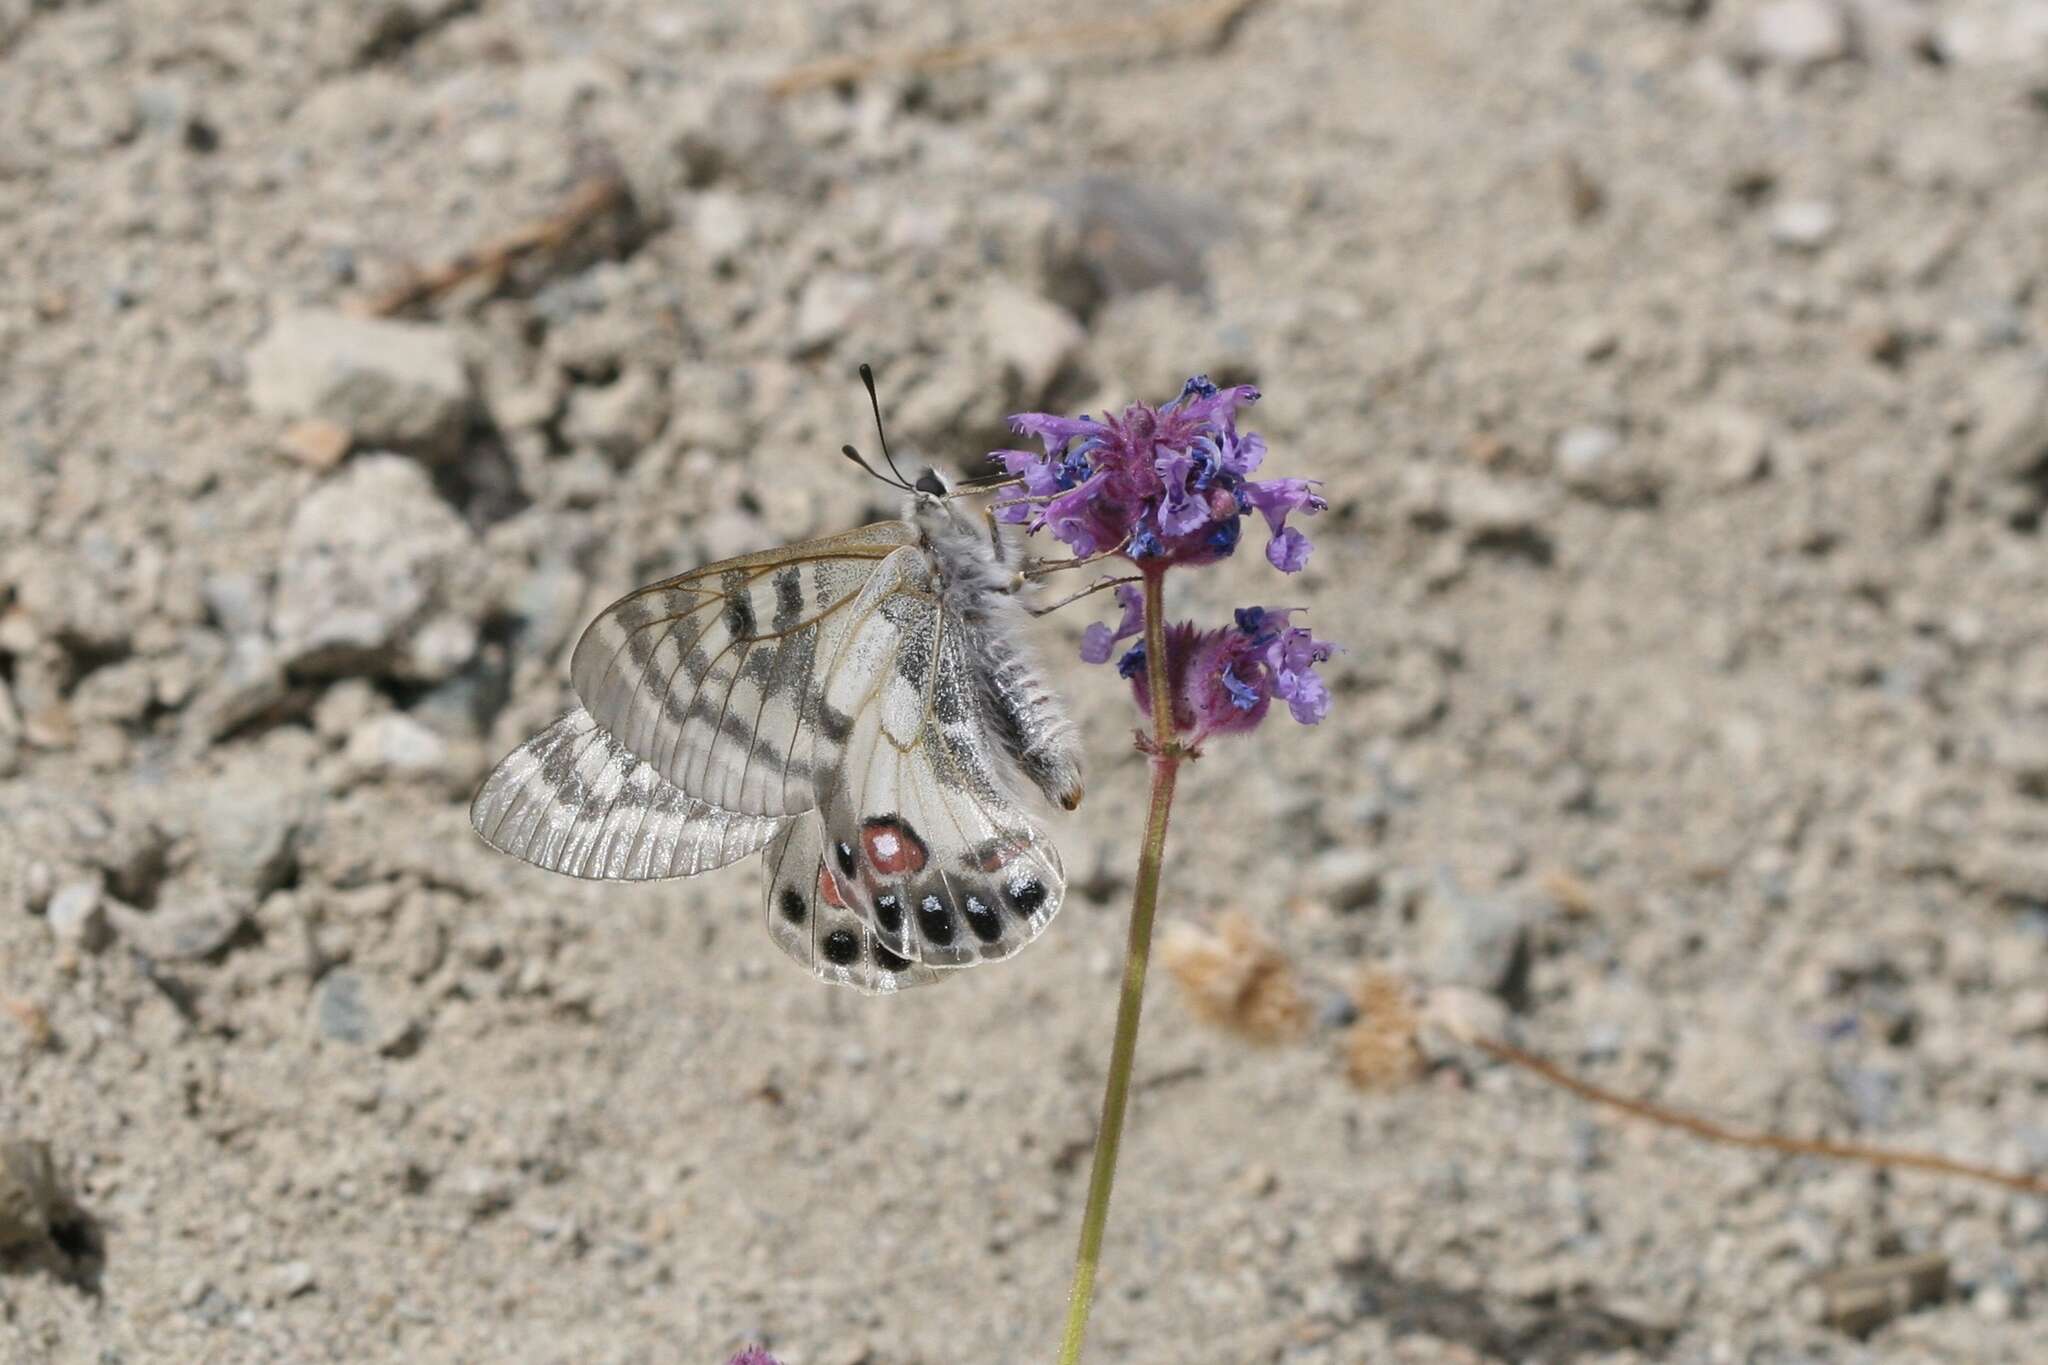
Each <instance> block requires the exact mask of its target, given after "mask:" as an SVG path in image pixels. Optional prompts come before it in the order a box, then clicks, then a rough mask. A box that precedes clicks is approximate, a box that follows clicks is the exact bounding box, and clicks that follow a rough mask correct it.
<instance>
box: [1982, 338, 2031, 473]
mask: <svg viewBox="0 0 2048 1365" xmlns="http://www.w3.org/2000/svg"><path fill="white" fill-rule="evenodd" d="M1969 394H1970V410H1971V413H1972V418H1973V420H1972V422H1971V426H1970V437H1969V445H1968V453H1969V456H1970V460H1971V462H1972V463H1973V464H1975V465H1976V466H1977V467H1978V468H1979V469H1981V470H1983V471H1984V472H1985V473H1986V474H1988V475H1990V476H1992V477H1994V478H2001V479H2018V478H2024V477H2025V476H2026V475H2027V473H2028V472H2029V471H2031V470H2033V469H2036V468H2039V467H2040V466H2041V465H2042V462H2043V461H2048V359H2044V358H2042V357H2029V358H2027V359H2024V360H2006V359H2001V360H1998V361H1995V362H1993V363H1990V364H1986V365H1984V366H1982V367H1980V368H1979V370H1978V372H1977V374H1976V376H1975V377H1974V378H1973V379H1972V380H1971V382H1970V389H1969Z"/></svg>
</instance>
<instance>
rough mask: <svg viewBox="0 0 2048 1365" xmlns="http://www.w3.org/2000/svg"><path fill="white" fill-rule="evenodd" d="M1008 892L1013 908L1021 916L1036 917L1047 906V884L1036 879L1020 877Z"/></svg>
mask: <svg viewBox="0 0 2048 1365" xmlns="http://www.w3.org/2000/svg"><path fill="white" fill-rule="evenodd" d="M1008 890H1009V893H1010V905H1011V908H1013V909H1014V910H1016V912H1017V913H1018V914H1020V915H1035V914H1037V913H1038V907H1039V906H1041V905H1044V904H1045V883H1044V882H1042V881H1040V880H1038V878H1036V877H1018V878H1017V879H1016V880H1014V881H1012V882H1011V883H1010V885H1009V888H1008Z"/></svg>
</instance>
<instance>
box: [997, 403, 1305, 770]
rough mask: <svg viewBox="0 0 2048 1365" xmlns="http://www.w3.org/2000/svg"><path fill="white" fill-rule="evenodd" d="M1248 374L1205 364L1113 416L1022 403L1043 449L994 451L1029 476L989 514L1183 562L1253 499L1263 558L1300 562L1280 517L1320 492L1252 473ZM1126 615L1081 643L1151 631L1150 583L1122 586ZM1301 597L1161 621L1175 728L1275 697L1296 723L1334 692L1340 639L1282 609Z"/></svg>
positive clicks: (1130, 665)
mask: <svg viewBox="0 0 2048 1365" xmlns="http://www.w3.org/2000/svg"><path fill="white" fill-rule="evenodd" d="M1258 396H1259V391H1258V390H1257V389H1255V388H1252V387H1251V386H1250V385H1249V384H1243V385H1239V386H1237V387H1235V388H1228V389H1219V388H1217V387H1216V385H1214V384H1212V383H1210V382H1209V380H1208V379H1207V378H1206V377H1204V376H1197V377H1195V378H1193V379H1190V380H1189V381H1188V382H1187V384H1186V385H1185V386H1184V387H1183V388H1182V389H1181V392H1180V397H1178V398H1176V399H1174V400H1173V401H1172V402H1170V403H1167V404H1165V405H1164V406H1161V407H1156V408H1155V407H1152V406H1150V405H1148V404H1144V403H1134V404H1132V405H1131V406H1129V407H1127V408H1125V409H1124V410H1123V413H1122V414H1121V415H1120V416H1115V417H1107V418H1105V419H1104V420H1102V421H1099V422H1098V421H1095V420H1094V419H1092V418H1088V417H1056V416H1054V415H1052V414H1051V413H1044V412H1026V413H1019V414H1017V415H1016V416H1014V417H1012V418H1011V419H1010V425H1011V426H1012V427H1013V428H1015V429H1016V430H1017V431H1020V432H1024V433H1026V434H1028V435H1031V436H1035V437H1037V438H1038V439H1039V440H1040V441H1042V442H1043V443H1044V445H1045V453H1044V454H1043V455H1036V454H1033V453H1031V452H1030V451H1025V450H998V451H995V452H993V453H992V455H991V457H990V458H992V459H995V460H998V461H1000V462H1001V463H1002V465H1003V467H1004V468H1005V469H1007V470H1008V471H1009V472H1010V473H1011V474H1013V475H1015V476H1016V477H1017V479H1018V480H1019V482H1021V483H1022V484H1023V487H1024V492H1023V495H1022V496H1019V497H1014V498H1011V499H1009V500H1007V501H1005V502H1001V503H998V504H997V516H998V517H1000V518H1001V519H1002V520H1004V521H1008V522H1012V523H1023V524H1024V525H1025V526H1026V527H1027V528H1028V529H1029V530H1031V531H1040V530H1044V531H1048V532H1050V533H1051V534H1052V536H1053V537H1054V538H1055V539H1057V540H1060V541H1062V542H1064V543H1065V544H1066V545H1067V546H1068V547H1069V548H1071V549H1072V550H1073V552H1074V554H1075V555H1076V556H1077V557H1080V558H1083V559H1085V558H1087V557H1089V556H1091V555H1099V554H1106V553H1114V554H1120V555H1122V556H1123V557H1124V558H1126V559H1129V560H1130V561H1131V562H1132V563H1134V564H1136V565H1137V566H1138V567H1139V568H1141V569H1144V570H1146V572H1147V573H1148V574H1155V573H1159V572H1162V571H1164V570H1165V569H1167V568H1169V567H1175V566H1181V565H1200V564H1213V563H1215V562H1216V561H1218V560H1220V559H1224V558H1226V557H1228V556H1229V555H1230V554H1231V553H1232V552H1233V551H1235V550H1236V548H1237V542H1238V536H1239V523H1240V522H1241V521H1242V519H1243V518H1244V517H1245V516H1246V515H1247V514H1248V513H1251V512H1254V511H1256V512H1258V513H1260V514H1261V515H1263V516H1264V517H1265V519H1266V523H1267V526H1268V527H1269V528H1270V530H1271V532H1272V536H1271V539H1269V540H1268V541H1267V543H1266V558H1267V560H1268V561H1269V562H1270V563H1271V564H1272V565H1273V567H1275V568H1276V569H1279V570H1280V571H1281V572H1282V573H1297V572H1299V571H1300V570H1301V568H1302V566H1303V565H1304V564H1306V563H1307V562H1308V555H1309V548H1310V547H1309V543H1308V537H1307V536H1305V535H1303V534H1302V533H1301V532H1300V531H1299V530H1298V529H1296V528H1295V527H1292V526H1289V525H1288V524H1287V519H1288V517H1289V516H1290V515H1291V514H1293V513H1295V512H1301V513H1304V514H1307V515H1313V514H1314V513H1317V512H1320V511H1322V510H1323V509H1324V507H1325V506H1326V505H1327V504H1325V503H1324V501H1323V500H1322V498H1321V497H1319V496H1317V494H1316V493H1315V491H1314V488H1315V485H1314V484H1313V483H1312V482H1311V481H1310V480H1308V479H1255V478H1253V477H1251V476H1252V474H1253V473H1254V472H1255V471H1256V470H1257V469H1258V467H1259V465H1260V464H1261V463H1262V462H1263V461H1264V460H1265V458H1266V443H1265V442H1264V441H1263V440H1261V439H1260V438H1259V437H1258V435H1257V434H1255V433H1253V432H1240V431H1239V430H1238V429H1237V410H1238V409H1239V408H1241V407H1243V406H1245V405H1246V404H1248V403H1252V402H1256V401H1257V400H1258ZM1117 600H1118V603H1119V604H1120V605H1121V607H1122V609H1123V611H1122V619H1121V620H1120V621H1119V622H1118V623H1117V624H1116V625H1115V626H1114V627H1112V626H1109V625H1107V624H1103V623H1099V622H1098V623H1097V624H1095V625H1091V626H1089V627H1088V628H1087V629H1086V630H1085V631H1084V632H1082V635H1081V657H1082V659H1083V660H1085V661H1087V662H1088V663H1093V664H1103V663H1108V662H1109V660H1110V658H1111V656H1113V655H1115V654H1116V652H1117V647H1118V646H1119V645H1121V644H1122V643H1123V642H1124V641H1126V640H1130V639H1133V638H1134V637H1142V636H1143V635H1144V633H1145V599H1144V595H1143V594H1142V593H1140V592H1139V591H1138V590H1137V589H1136V588H1134V587H1132V586H1130V585H1129V584H1128V583H1125V584H1123V585H1120V586H1119V587H1118V588H1117ZM1295 610H1297V609H1296V608H1292V607H1245V608H1242V609H1240V610H1239V611H1238V613H1237V619H1236V622H1235V624H1233V625H1230V626H1226V627H1224V628H1223V629H1221V630H1210V631H1204V630H1198V629H1196V627H1195V626H1193V625H1192V624H1188V623H1181V624H1176V625H1170V626H1168V627H1167V628H1166V654H1167V660H1166V670H1167V694H1168V695H1169V696H1170V697H1171V698H1172V699H1173V718H1174V723H1175V729H1176V730H1178V731H1179V733H1180V735H1181V736H1182V738H1183V739H1184V740H1185V741H1186V742H1187V743H1188V744H1189V745H1190V746H1194V745H1199V744H1200V743H1201V742H1202V741H1203V740H1205V739H1207V738H1209V737H1210V736H1211V735H1224V734H1234V733H1241V732H1243V731H1246V730H1250V729H1252V728H1254V727H1255V726H1257V725H1258V724H1259V722H1260V721H1262V720H1264V719H1265V718H1266V713H1267V712H1268V711H1269V710H1270V709H1271V708H1272V703H1273V699H1274V698H1275V697H1278V698H1279V699H1280V700H1281V701H1283V702H1285V703H1286V704H1287V709H1288V711H1289V712H1290V713H1292V714H1293V716H1294V718H1295V719H1296V720H1297V721H1300V722H1301V723H1302V724H1303V725H1314V724H1316V723H1317V722H1318V721H1320V720H1322V718H1323V717H1324V716H1325V715H1326V714H1328V712H1329V709H1330V692H1329V689H1328V688H1327V687H1326V686H1325V685H1324V683H1323V680H1322V678H1320V677H1319V676H1317V674H1316V665H1317V664H1319V663H1322V662H1324V661H1325V660H1327V659H1328V658H1329V657H1330V655H1331V654H1332V653H1333V652H1334V649H1335V646H1333V645H1331V644H1330V643H1329V642H1328V641H1325V640H1318V639H1316V638H1315V637H1314V636H1312V635H1311V634H1309V632H1308V631H1307V630H1306V629H1304V628H1302V627H1300V626H1296V625H1294V624H1293V623H1292V621H1291V620H1290V618H1291V616H1292V615H1293V613H1294V611H1295ZM1145 652H1146V651H1145V645H1144V642H1143V640H1142V639H1139V642H1138V643H1137V644H1134V645H1132V646H1130V647H1129V648H1128V649H1126V650H1124V652H1123V654H1122V656H1121V657H1119V658H1118V659H1117V672H1119V673H1120V674H1122V675H1123V676H1124V677H1125V678H1128V679H1130V681H1131V684H1132V687H1133V689H1134V690H1135V691H1136V693H1137V698H1138V708H1139V709H1140V710H1141V711H1143V712H1144V713H1145V714H1146V715H1147V716H1150V715H1151V713H1152V697H1151V688H1150V683H1149V680H1148V674H1147V663H1148V661H1147V659H1146V657H1145Z"/></svg>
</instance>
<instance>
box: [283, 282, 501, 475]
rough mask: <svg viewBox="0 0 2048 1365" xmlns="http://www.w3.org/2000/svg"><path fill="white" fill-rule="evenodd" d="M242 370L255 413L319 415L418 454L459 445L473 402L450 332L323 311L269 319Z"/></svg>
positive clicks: (446, 452) (362, 436) (359, 435)
mask: <svg viewBox="0 0 2048 1365" xmlns="http://www.w3.org/2000/svg"><path fill="white" fill-rule="evenodd" d="M248 375H249V379H248V384H249V401H250V402H251V403H252V404H253V405H254V406H255V408H256V410H257V411H258V412H261V413H265V414H267V415H269V416H274V417H281V418H285V419H288V420H291V421H301V420H303V419H307V418H316V419H320V420H323V421H325V422H328V423H331V424H332V425H334V426H336V427H339V428H341V429H343V430H345V431H347V432H349V433H351V434H352V435H353V437H354V439H355V440H356V441H359V442H362V443H364V444H366V445H371V446H392V447H396V448H399V449H403V450H407V451H409V452H411V453H413V454H416V455H420V456H423V457H432V458H441V457H446V456H450V455H453V454H455V453H457V452H458V451H459V450H460V448H461V444H462V439H461V438H462V436H463V433H464V432H465V431H466V429H467V427H468V424H469V419H470V415H471V412H472V410H473V405H474V399H473V395H472V393H471V390H470V380H469V372H468V368H467V367H466V365H465V364H464V363H463V357H462V349H461V346H460V344H459V342H458V341H457V339H456V337H455V335H454V334H453V333H452V332H450V331H448V330H447V329H445V328H442V327H438V326H434V325H432V324H428V323H419V322H396V321H393V320H391V319H388V318H366V317H355V316H353V315H351V314H347V313H340V312H334V311H330V310H324V309H313V310H305V311H299V312H290V313H286V314H284V315H283V316H281V317H279V318H278V319H277V320H276V321H275V322H274V323H272V324H271V327H270V330H269V331H268V332H267V333H265V334H264V337H263V339H262V340H261V341H259V342H258V343H257V344H256V345H255V347H253V348H252V349H251V350H250V352H249V355H248ZM337 458H338V457H337Z"/></svg>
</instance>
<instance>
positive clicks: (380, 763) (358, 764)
mask: <svg viewBox="0 0 2048 1365" xmlns="http://www.w3.org/2000/svg"><path fill="white" fill-rule="evenodd" d="M347 753H348V761H349V766H350V767H352V768H354V769H356V771H358V772H361V773H364V774H367V775H375V776H389V777H424V776H431V775H437V774H441V773H444V772H445V771H446V770H447V765H448V741H447V740H445V739H443V738H441V736H439V735H437V734H435V733H434V732H433V731H432V730H430V729H428V728H427V727H426V726H424V725H422V724H420V722H418V721H417V720H414V719H413V718H412V717H411V716H409V715H406V714H405V713H404V712H403V711H392V712H388V713H387V714H385V715H381V716H377V717H375V718H374V719H372V720H369V721H367V722H365V723H364V724H363V725H361V726H360V727H359V728H357V729H356V731H355V733H354V734H352V735H350V736H349V740H348V750H347Z"/></svg>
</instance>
